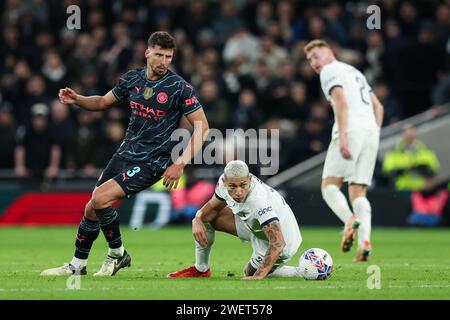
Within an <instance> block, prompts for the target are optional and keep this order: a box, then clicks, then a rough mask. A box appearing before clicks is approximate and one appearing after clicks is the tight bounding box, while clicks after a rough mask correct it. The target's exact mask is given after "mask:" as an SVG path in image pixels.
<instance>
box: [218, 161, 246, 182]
mask: <svg viewBox="0 0 450 320" xmlns="http://www.w3.org/2000/svg"><path fill="white" fill-rule="evenodd" d="M224 174H225V178H243V177H248V175H249V170H248V166H247V164H246V163H245V162H244V161H241V160H233V161H230V162H228V164H227V165H226V167H225V169H224Z"/></svg>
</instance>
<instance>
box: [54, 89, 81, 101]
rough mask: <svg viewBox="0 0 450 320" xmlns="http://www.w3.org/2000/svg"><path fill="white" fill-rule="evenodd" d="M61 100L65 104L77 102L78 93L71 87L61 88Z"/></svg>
mask: <svg viewBox="0 0 450 320" xmlns="http://www.w3.org/2000/svg"><path fill="white" fill-rule="evenodd" d="M58 96H59V101H61V102H62V103H64V104H71V103H75V101H76V99H77V93H76V92H75V91H74V90H73V89H70V88H67V87H66V88H64V89H60V90H59V94H58Z"/></svg>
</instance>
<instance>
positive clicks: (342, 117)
mask: <svg viewBox="0 0 450 320" xmlns="http://www.w3.org/2000/svg"><path fill="white" fill-rule="evenodd" d="M331 97H332V98H333V102H334V106H335V110H334V112H335V114H336V121H337V126H338V130H339V144H340V151H341V155H342V157H344V158H345V159H351V158H352V155H351V153H350V150H349V147H348V140H347V118H348V106H347V100H346V99H345V95H344V89H343V88H342V87H335V88H333V89H332V90H331Z"/></svg>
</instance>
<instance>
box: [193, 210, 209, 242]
mask: <svg viewBox="0 0 450 320" xmlns="http://www.w3.org/2000/svg"><path fill="white" fill-rule="evenodd" d="M192 234H193V235H194V239H195V241H197V242H198V243H199V244H200V245H201V246H202V247H203V248H205V247H206V246H207V245H208V238H207V237H206V227H205V224H204V223H203V221H202V219H200V218H197V217H196V218H194V219H193V220H192Z"/></svg>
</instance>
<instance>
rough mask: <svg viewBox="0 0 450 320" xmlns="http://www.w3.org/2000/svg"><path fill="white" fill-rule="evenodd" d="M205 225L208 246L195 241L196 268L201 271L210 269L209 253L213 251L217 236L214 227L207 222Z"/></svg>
mask: <svg viewBox="0 0 450 320" xmlns="http://www.w3.org/2000/svg"><path fill="white" fill-rule="evenodd" d="M205 227H206V238H207V239H208V246H207V247H206V248H203V247H202V246H200V244H199V243H198V242H197V241H195V268H197V270H198V271H200V272H205V271H206V270H208V269H209V255H210V253H211V246H212V245H213V243H214V239H215V238H216V232H215V230H214V228H213V227H212V226H211V225H210V224H209V223H205Z"/></svg>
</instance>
